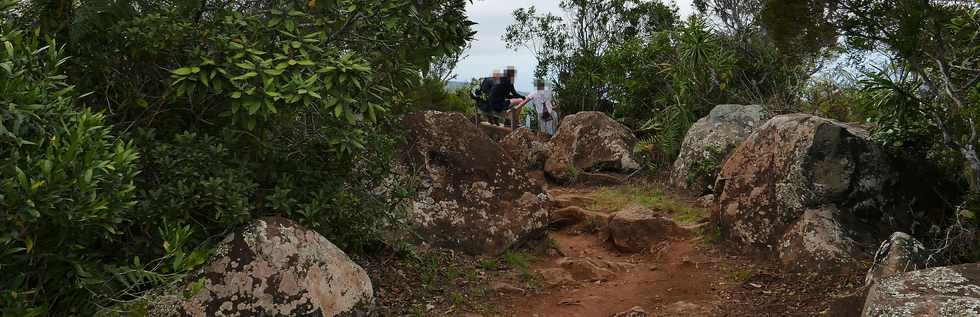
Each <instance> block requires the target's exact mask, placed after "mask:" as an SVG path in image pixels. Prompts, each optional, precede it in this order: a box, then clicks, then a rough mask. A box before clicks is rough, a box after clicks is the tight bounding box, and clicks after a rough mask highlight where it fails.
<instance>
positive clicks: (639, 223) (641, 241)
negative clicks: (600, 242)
mask: <svg viewBox="0 0 980 317" xmlns="http://www.w3.org/2000/svg"><path fill="white" fill-rule="evenodd" d="M607 229H608V231H609V239H610V240H612V242H613V245H615V246H616V248H617V249H619V251H622V252H628V253H639V252H644V251H647V250H648V249H649V248H650V246H652V245H653V244H654V243H656V242H660V241H665V240H670V239H673V238H676V237H684V236H687V235H688V232H687V230H684V229H682V228H681V227H680V226H678V225H677V224H676V223H674V221H673V220H671V219H669V218H666V217H664V216H661V215H658V214H657V213H655V212H654V211H653V210H650V209H649V208H646V207H643V206H639V205H632V206H629V207H627V208H625V209H623V210H620V211H617V212H615V213H613V214H612V216H610V217H609V225H608V227H607Z"/></svg>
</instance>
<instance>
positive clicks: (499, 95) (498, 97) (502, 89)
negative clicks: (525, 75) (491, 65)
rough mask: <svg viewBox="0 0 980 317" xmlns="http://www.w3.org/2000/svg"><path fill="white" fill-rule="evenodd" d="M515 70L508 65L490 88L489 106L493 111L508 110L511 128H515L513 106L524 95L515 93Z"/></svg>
mask: <svg viewBox="0 0 980 317" xmlns="http://www.w3.org/2000/svg"><path fill="white" fill-rule="evenodd" d="M516 76H517V71H516V70H514V68H513V67H508V68H507V70H505V71H504V76H503V77H502V78H500V82H498V83H497V84H496V85H494V86H493V89H492V90H490V108H491V109H492V110H494V111H509V112H510V118H511V128H515V129H516V128H517V125H518V123H517V121H518V120H517V112H516V110H514V107H515V106H517V105H520V104H521V103H522V102H524V96H522V95H521V94H519V93H517V89H514V77H516Z"/></svg>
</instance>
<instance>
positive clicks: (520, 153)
mask: <svg viewBox="0 0 980 317" xmlns="http://www.w3.org/2000/svg"><path fill="white" fill-rule="evenodd" d="M500 146H502V147H503V148H504V150H505V151H507V153H508V154H510V157H511V158H512V159H514V161H515V162H517V164H518V165H520V166H523V167H525V168H528V169H531V170H541V169H542V168H544V161H545V159H546V158H547V156H548V136H546V135H544V134H541V133H537V132H534V131H531V129H528V128H518V129H517V130H514V132H511V133H510V134H508V135H507V136H506V137H504V138H503V140H500Z"/></svg>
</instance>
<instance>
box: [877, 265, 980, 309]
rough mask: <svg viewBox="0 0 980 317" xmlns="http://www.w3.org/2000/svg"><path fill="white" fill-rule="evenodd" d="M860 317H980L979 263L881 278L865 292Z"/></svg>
mask: <svg viewBox="0 0 980 317" xmlns="http://www.w3.org/2000/svg"><path fill="white" fill-rule="evenodd" d="M862 316H864V317H891V316H895V317H898V316H930V317H953V316H956V317H959V316H980V263H972V264H961V265H956V266H947V267H936V268H931V269H925V270H918V271H912V272H907V273H902V274H899V275H894V276H891V277H887V278H884V279H882V280H881V281H879V282H878V283H875V284H874V286H871V290H869V291H868V298H867V299H866V300H865V302H864V312H863V313H862Z"/></svg>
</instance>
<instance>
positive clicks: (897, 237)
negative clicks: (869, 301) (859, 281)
mask: <svg viewBox="0 0 980 317" xmlns="http://www.w3.org/2000/svg"><path fill="white" fill-rule="evenodd" d="M925 252H926V247H925V246H924V245H922V243H921V242H919V240H916V239H915V238H913V237H912V236H910V235H908V234H907V233H904V232H895V233H893V234H892V236H891V237H889V238H888V240H885V241H883V242H882V243H881V246H879V247H878V252H876V253H875V258H874V263H873V264H872V265H871V269H870V270H868V275H867V277H866V278H865V281H866V284H867V285H871V284H872V283H874V282H876V281H879V280H881V279H883V278H886V277H889V276H892V275H895V274H901V273H905V272H909V271H915V270H920V269H924V268H926V254H925Z"/></svg>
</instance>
